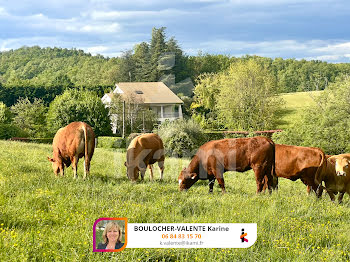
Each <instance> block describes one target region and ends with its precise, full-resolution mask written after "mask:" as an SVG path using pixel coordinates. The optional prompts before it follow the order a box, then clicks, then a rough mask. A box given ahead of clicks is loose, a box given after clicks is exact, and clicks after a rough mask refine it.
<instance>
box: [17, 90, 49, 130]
mask: <svg viewBox="0 0 350 262" xmlns="http://www.w3.org/2000/svg"><path fill="white" fill-rule="evenodd" d="M11 111H12V113H13V115H14V118H13V123H14V125H16V126H17V127H19V128H21V129H22V130H23V131H24V132H26V133H28V134H29V136H30V137H44V136H45V135H46V132H47V129H46V122H45V119H46V113H47V107H46V106H45V104H44V102H43V100H41V99H37V98H35V99H34V102H33V103H32V102H30V100H29V99H28V98H27V97H26V98H20V99H18V101H17V103H16V104H14V105H13V106H11Z"/></svg>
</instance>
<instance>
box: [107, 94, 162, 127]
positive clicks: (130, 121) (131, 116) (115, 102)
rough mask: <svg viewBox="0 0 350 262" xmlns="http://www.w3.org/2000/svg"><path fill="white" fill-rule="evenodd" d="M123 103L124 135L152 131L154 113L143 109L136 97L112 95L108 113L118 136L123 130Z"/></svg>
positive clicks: (154, 121)
mask: <svg viewBox="0 0 350 262" xmlns="http://www.w3.org/2000/svg"><path fill="white" fill-rule="evenodd" d="M124 101H125V121H124V124H125V126H124V127H125V132H126V134H131V133H134V132H136V133H139V132H143V131H148V132H150V131H152V129H153V126H154V124H156V123H157V116H156V113H155V112H153V111H152V110H150V109H147V108H145V107H144V106H143V105H142V104H143V101H142V100H141V99H139V98H137V97H136V96H132V95H130V94H129V96H127V97H122V96H121V95H118V94H114V96H113V98H112V103H111V104H110V108H109V112H110V115H111V116H112V119H113V123H114V125H115V126H116V127H117V130H118V132H119V134H122V128H123V102H124Z"/></svg>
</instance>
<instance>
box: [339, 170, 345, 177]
mask: <svg viewBox="0 0 350 262" xmlns="http://www.w3.org/2000/svg"><path fill="white" fill-rule="evenodd" d="M337 176H346V172H344V171H337Z"/></svg>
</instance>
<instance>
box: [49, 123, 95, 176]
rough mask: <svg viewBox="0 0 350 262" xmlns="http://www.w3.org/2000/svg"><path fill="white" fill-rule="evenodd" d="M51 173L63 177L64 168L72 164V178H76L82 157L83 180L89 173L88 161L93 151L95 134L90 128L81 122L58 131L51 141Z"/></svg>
mask: <svg viewBox="0 0 350 262" xmlns="http://www.w3.org/2000/svg"><path fill="white" fill-rule="evenodd" d="M52 147H53V157H52V158H50V157H48V159H49V161H51V162H52V168H53V172H54V173H55V175H56V176H57V175H58V173H60V174H61V176H63V175H64V166H67V167H69V166H70V164H72V168H73V176H74V178H77V169H78V161H79V158H81V157H84V158H85V162H84V167H85V168H84V179H85V178H86V176H87V175H89V172H90V161H91V158H92V155H93V154H94V150H95V134H94V131H93V130H92V128H91V127H90V126H89V125H88V124H86V123H83V122H73V123H70V124H69V125H67V126H65V127H63V128H61V129H59V130H58V131H57V133H56V135H55V137H54V139H53V143H52Z"/></svg>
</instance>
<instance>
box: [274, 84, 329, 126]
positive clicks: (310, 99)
mask: <svg viewBox="0 0 350 262" xmlns="http://www.w3.org/2000/svg"><path fill="white" fill-rule="evenodd" d="M322 92H323V91H309V92H296V93H287V94H281V95H280V97H281V98H282V99H283V100H284V101H285V104H284V105H283V106H282V110H281V111H280V112H279V114H278V118H279V119H278V124H277V128H280V129H285V128H288V127H290V126H291V125H292V124H293V123H294V122H295V121H297V120H298V119H299V118H300V116H301V115H302V114H303V110H304V109H306V108H307V107H308V106H313V105H315V104H316V102H315V98H317V97H318V96H319V95H320V94H321V93H322Z"/></svg>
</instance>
